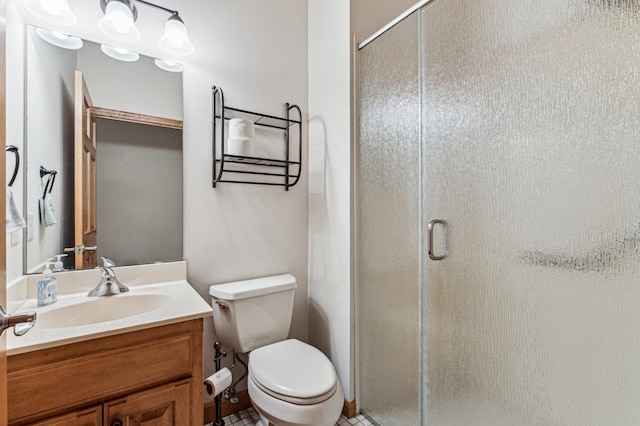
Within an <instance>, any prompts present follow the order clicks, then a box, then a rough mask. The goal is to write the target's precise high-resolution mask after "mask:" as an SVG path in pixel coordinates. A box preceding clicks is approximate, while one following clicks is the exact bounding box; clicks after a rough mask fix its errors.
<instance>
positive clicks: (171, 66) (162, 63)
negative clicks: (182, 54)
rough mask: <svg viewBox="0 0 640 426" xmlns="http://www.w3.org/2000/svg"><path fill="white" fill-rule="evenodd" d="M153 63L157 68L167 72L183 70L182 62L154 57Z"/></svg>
mask: <svg viewBox="0 0 640 426" xmlns="http://www.w3.org/2000/svg"><path fill="white" fill-rule="evenodd" d="M155 63H156V66H157V67H158V68H160V69H162V70H165V71H169V72H182V71H183V70H184V66H183V65H182V64H179V63H177V62H173V61H169V60H167V59H160V58H156V60H155Z"/></svg>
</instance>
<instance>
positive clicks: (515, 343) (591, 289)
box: [381, 0, 640, 426]
mask: <svg viewBox="0 0 640 426" xmlns="http://www.w3.org/2000/svg"><path fill="white" fill-rule="evenodd" d="M639 7H640V6H639V3H638V2H637V1H623V0H617V1H609V0H606V1H605V0H600V1H598V0H542V1H535V2H534V1H529V0H456V1H453V0H440V1H437V2H435V3H433V4H432V5H431V6H428V7H426V8H425V9H423V10H422V11H421V12H420V14H421V23H420V25H421V29H422V36H421V55H420V56H421V73H422V81H423V86H422V89H421V93H422V99H423V103H422V107H423V110H422V120H421V126H422V143H423V149H424V157H423V159H424V163H423V167H424V168H423V170H424V174H425V175H424V176H425V178H424V181H423V185H424V199H423V202H424V206H425V211H424V217H423V218H424V221H425V223H426V222H427V221H429V220H431V219H435V218H442V219H446V220H447V221H448V222H449V248H450V256H449V258H448V259H446V260H444V261H441V262H433V261H425V270H426V272H425V285H426V297H427V299H426V301H427V303H426V324H425V330H426V336H425V337H426V348H427V350H426V354H425V359H424V360H423V362H425V363H426V366H427V374H426V376H425V377H423V380H424V381H425V383H424V386H425V388H426V392H425V394H426V397H425V398H426V401H425V402H426V404H425V406H426V410H424V411H423V419H424V420H425V424H428V425H435V426H447V425H451V426H454V425H455V426H460V425H481V426H484V425H487V426H488V425H491V426H496V425H509V426H512V425H519V426H520V425H523V426H527V425H544V426H549V425H551V426H553V425H558V426H566V425H576V426H578V425H579V426H602V425H616V426H622V425H638V424H640V268H639V266H640V225H639V223H640V125H639V123H640V9H639ZM381 202H382V201H381ZM397 424H400V423H397Z"/></svg>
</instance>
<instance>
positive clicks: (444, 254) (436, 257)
mask: <svg viewBox="0 0 640 426" xmlns="http://www.w3.org/2000/svg"><path fill="white" fill-rule="evenodd" d="M436 225H442V229H443V231H444V233H443V235H444V251H443V252H442V254H440V255H436V254H435V252H434V249H433V229H434V228H435V227H436ZM448 227H449V224H448V223H447V221H446V220H444V219H433V220H432V221H431V222H429V231H428V232H429V258H431V260H442V259H445V258H446V257H447V256H448V255H449V236H448V232H447V230H448Z"/></svg>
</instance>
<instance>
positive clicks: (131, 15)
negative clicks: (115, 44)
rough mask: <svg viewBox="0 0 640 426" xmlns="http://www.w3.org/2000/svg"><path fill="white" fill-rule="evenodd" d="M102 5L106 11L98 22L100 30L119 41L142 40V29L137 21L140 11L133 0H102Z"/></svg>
mask: <svg viewBox="0 0 640 426" xmlns="http://www.w3.org/2000/svg"><path fill="white" fill-rule="evenodd" d="M100 6H101V7H102V11H103V12H104V16H103V17H102V19H100V21H99V22H98V28H100V31H102V32H103V33H105V34H106V35H108V36H109V37H111V38H113V39H115V40H118V41H127V42H134V41H138V40H140V31H139V30H138V27H136V23H135V20H136V19H138V11H137V10H136V7H135V6H134V5H133V2H132V1H131V0H101V1H100Z"/></svg>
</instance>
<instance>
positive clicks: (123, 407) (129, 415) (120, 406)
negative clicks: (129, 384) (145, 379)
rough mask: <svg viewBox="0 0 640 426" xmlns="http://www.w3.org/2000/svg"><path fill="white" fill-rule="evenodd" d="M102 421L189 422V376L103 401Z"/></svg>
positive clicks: (165, 425) (167, 425) (169, 425)
mask: <svg viewBox="0 0 640 426" xmlns="http://www.w3.org/2000/svg"><path fill="white" fill-rule="evenodd" d="M118 420H119V421H120V422H118ZM104 424H105V426H111V425H114V426H115V425H126V426H174V425H189V424H191V380H183V381H180V382H175V383H171V384H168V385H163V386H158V387H157V388H153V389H150V390H146V391H143V392H139V393H135V394H132V395H129V396H127V397H124V398H120V399H116V400H113V401H110V402H107V403H105V404H104Z"/></svg>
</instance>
